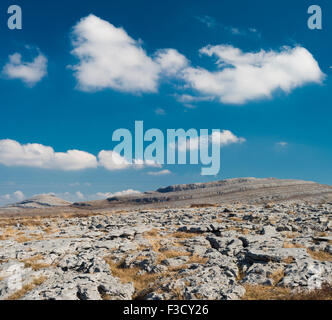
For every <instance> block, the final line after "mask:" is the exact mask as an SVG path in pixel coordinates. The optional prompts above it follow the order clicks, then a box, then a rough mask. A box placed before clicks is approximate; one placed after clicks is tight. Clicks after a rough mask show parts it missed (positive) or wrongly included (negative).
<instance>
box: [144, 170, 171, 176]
mask: <svg viewBox="0 0 332 320" xmlns="http://www.w3.org/2000/svg"><path fill="white" fill-rule="evenodd" d="M171 173H172V172H171V171H169V170H161V171H150V172H148V175H150V176H165V175H168V174H171Z"/></svg>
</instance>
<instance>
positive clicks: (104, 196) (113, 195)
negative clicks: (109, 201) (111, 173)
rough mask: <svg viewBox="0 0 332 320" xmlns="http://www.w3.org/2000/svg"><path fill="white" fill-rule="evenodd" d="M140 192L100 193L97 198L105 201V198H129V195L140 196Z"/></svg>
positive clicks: (131, 190) (130, 190) (129, 190)
mask: <svg viewBox="0 0 332 320" xmlns="http://www.w3.org/2000/svg"><path fill="white" fill-rule="evenodd" d="M140 193H141V192H140V191H137V190H133V189H128V190H123V191H119V192H115V193H112V192H98V193H96V196H97V198H101V199H105V198H111V197H118V196H128V195H134V194H140Z"/></svg>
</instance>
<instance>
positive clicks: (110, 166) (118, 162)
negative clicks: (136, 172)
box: [98, 150, 131, 171]
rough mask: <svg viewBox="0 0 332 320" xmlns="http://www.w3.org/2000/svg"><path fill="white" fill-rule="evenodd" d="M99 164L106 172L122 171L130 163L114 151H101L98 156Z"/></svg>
mask: <svg viewBox="0 0 332 320" xmlns="http://www.w3.org/2000/svg"><path fill="white" fill-rule="evenodd" d="M98 159H99V164H100V165H101V166H102V167H104V168H105V169H107V170H110V171H112V170H122V169H126V168H128V167H129V166H130V165H131V164H130V162H129V161H128V160H127V159H125V158H124V157H122V156H121V155H120V154H118V153H117V152H114V151H106V150H102V151H100V152H99V154H98Z"/></svg>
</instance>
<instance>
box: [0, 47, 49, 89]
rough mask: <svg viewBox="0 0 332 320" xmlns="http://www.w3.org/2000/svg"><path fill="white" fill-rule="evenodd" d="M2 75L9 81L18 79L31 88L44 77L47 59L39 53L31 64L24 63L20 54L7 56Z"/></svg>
mask: <svg viewBox="0 0 332 320" xmlns="http://www.w3.org/2000/svg"><path fill="white" fill-rule="evenodd" d="M2 73H3V74H4V75H5V76H7V77H8V78H9V79H19V80H21V81H23V82H24V83H26V84H27V85H28V86H31V87H32V86H34V85H35V84H36V83H37V82H39V81H40V80H42V79H43V78H44V77H45V76H46V74H47V58H46V57H45V56H44V55H43V54H41V53H39V54H38V56H36V57H35V58H34V59H33V61H32V62H24V61H22V55H21V54H20V53H14V54H13V55H10V56H9V62H8V63H7V64H6V65H5V66H4V68H3V70H2Z"/></svg>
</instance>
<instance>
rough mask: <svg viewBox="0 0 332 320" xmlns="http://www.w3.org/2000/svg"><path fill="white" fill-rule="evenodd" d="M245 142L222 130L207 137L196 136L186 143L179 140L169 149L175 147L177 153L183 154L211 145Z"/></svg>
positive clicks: (223, 145) (243, 139) (222, 145)
mask: <svg viewBox="0 0 332 320" xmlns="http://www.w3.org/2000/svg"><path fill="white" fill-rule="evenodd" d="M245 141H246V139H245V138H241V137H238V136H236V135H235V134H234V133H232V132H231V131H229V130H223V131H221V132H217V131H215V132H213V133H212V134H211V135H208V136H207V135H205V136H198V137H194V138H190V139H187V140H186V141H183V140H181V141H180V142H177V143H176V144H172V145H171V147H172V148H173V149H175V148H176V146H177V148H178V150H179V151H182V152H184V151H186V150H192V151H193V150H198V149H199V148H200V147H208V146H209V144H211V143H213V144H219V145H220V146H221V147H225V146H228V145H230V144H235V143H243V142H245Z"/></svg>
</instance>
